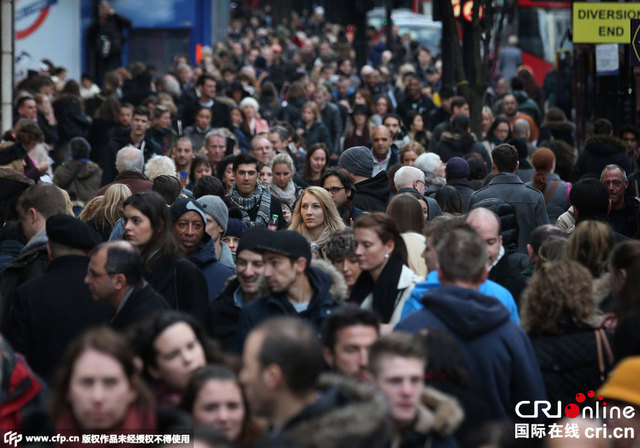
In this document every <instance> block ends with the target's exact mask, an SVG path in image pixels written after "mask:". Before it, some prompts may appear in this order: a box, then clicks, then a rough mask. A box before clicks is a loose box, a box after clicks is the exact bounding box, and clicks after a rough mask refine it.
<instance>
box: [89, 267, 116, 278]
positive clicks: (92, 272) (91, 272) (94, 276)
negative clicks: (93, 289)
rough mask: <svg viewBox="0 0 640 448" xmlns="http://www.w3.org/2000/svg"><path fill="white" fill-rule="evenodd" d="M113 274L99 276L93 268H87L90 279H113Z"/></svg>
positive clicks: (106, 273)
mask: <svg viewBox="0 0 640 448" xmlns="http://www.w3.org/2000/svg"><path fill="white" fill-rule="evenodd" d="M112 275H113V274H110V273H108V272H105V273H104V274H98V273H97V272H94V271H93V270H92V269H91V268H87V277H90V278H100V277H105V276H107V277H111V276H112Z"/></svg>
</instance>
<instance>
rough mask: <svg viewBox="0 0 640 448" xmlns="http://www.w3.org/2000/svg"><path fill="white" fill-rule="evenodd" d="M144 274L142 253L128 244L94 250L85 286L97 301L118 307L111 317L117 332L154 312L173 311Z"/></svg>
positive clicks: (105, 244)
mask: <svg viewBox="0 0 640 448" xmlns="http://www.w3.org/2000/svg"><path fill="white" fill-rule="evenodd" d="M143 274H144V267H143V264H142V258H141V257H140V253H139V252H138V250H137V249H136V248H135V247H134V246H133V245H132V244H131V243H129V242H126V241H112V242H108V243H102V244H100V245H99V246H97V247H96V248H95V249H94V250H93V252H92V254H91V261H90V262H89V269H87V275H86V277H85V283H86V284H87V285H88V286H89V290H91V295H92V297H93V299H94V300H96V301H98V302H104V303H106V304H107V305H109V306H110V307H111V308H112V309H114V308H115V314H113V315H112V317H111V326H112V327H113V328H114V329H116V330H119V331H122V330H126V329H127V328H129V327H130V326H131V325H132V324H134V323H136V322H138V321H139V320H141V319H144V318H145V317H148V316H149V315H150V314H153V313H154V312H158V311H169V310H170V309H171V307H170V306H169V304H168V303H167V301H166V300H165V298H164V297H162V296H161V295H160V294H158V293H157V292H156V291H155V290H154V289H153V288H152V287H151V286H150V285H149V284H148V283H147V282H146V281H145V280H144V278H143Z"/></svg>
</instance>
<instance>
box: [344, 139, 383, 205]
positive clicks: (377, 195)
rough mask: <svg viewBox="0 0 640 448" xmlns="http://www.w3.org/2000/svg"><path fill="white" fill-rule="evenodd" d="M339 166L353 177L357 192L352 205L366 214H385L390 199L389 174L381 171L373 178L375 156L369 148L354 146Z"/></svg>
mask: <svg viewBox="0 0 640 448" xmlns="http://www.w3.org/2000/svg"><path fill="white" fill-rule="evenodd" d="M338 166H339V167H340V168H342V169H343V170H344V171H346V173H347V174H348V175H349V177H351V180H352V181H353V184H354V186H355V187H356V192H355V194H354V196H353V201H352V204H353V206H354V207H357V208H359V209H361V210H364V211H366V212H384V211H385V210H386V204H387V200H388V199H389V193H390V188H389V180H388V179H387V173H386V172H385V171H380V172H379V173H378V174H377V175H376V176H373V155H372V152H371V150H369V148H366V147H364V146H354V147H353V148H349V149H347V150H346V151H344V152H343V153H342V154H341V155H340V159H339V160H338Z"/></svg>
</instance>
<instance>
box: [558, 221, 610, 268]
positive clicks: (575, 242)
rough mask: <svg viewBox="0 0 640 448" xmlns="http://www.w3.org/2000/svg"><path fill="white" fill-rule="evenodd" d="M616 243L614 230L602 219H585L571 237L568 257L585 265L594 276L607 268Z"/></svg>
mask: <svg viewBox="0 0 640 448" xmlns="http://www.w3.org/2000/svg"><path fill="white" fill-rule="evenodd" d="M614 244H615V240H614V236H613V230H611V227H609V225H608V224H606V223H604V222H600V221H592V220H587V221H583V222H581V223H580V224H578V226H577V227H576V230H575V231H574V232H573V233H572V234H571V236H570V237H569V243H568V244H567V258H568V259H569V260H574V261H577V262H578V263H580V264H582V265H583V266H585V267H586V268H587V269H589V271H590V272H591V275H593V276H594V277H600V276H601V275H602V274H604V273H605V272H606V270H607V260H608V258H609V253H610V252H611V249H612V248H613V245H614Z"/></svg>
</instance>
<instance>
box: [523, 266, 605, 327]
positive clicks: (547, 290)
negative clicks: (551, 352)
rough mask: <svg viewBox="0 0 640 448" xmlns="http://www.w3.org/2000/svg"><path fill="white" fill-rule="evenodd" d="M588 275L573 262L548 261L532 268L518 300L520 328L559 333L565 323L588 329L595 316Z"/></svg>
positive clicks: (582, 267) (585, 270) (590, 279)
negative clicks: (527, 283) (520, 300)
mask: <svg viewBox="0 0 640 448" xmlns="http://www.w3.org/2000/svg"><path fill="white" fill-rule="evenodd" d="M592 283H593V280H592V276H591V273H590V272H589V271H588V270H587V268H585V267H584V266H582V265H581V264H580V263H578V262H576V261H571V260H567V261H551V262H548V263H543V264H541V265H540V266H538V267H537V268H536V271H535V272H534V274H533V276H532V278H531V281H530V282H529V285H528V286H527V289H525V291H524V293H523V295H522V297H523V299H522V309H521V312H520V314H521V319H522V328H523V329H524V330H525V331H527V332H540V333H553V334H561V333H562V327H563V326H564V325H567V324H574V325H578V326H582V327H584V326H591V325H593V320H594V318H595V313H596V305H595V301H594V300H593V292H592Z"/></svg>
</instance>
